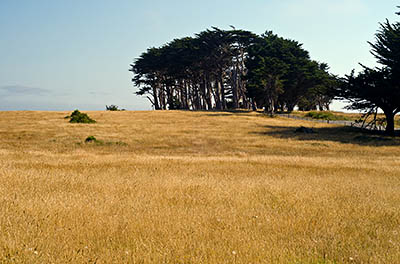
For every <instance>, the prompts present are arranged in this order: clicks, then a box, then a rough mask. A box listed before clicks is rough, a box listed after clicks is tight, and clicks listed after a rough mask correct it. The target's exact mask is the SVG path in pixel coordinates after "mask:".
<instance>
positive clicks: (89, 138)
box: [85, 136, 97, 143]
mask: <svg viewBox="0 0 400 264" xmlns="http://www.w3.org/2000/svg"><path fill="white" fill-rule="evenodd" d="M96 141H97V139H96V138H95V137H94V136H88V137H87V138H86V139H85V142H86V143H90V142H96Z"/></svg>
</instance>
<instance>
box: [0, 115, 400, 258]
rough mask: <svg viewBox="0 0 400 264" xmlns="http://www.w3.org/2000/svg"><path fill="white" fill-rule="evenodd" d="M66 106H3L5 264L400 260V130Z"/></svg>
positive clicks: (0, 240)
mask: <svg viewBox="0 0 400 264" xmlns="http://www.w3.org/2000/svg"><path fill="white" fill-rule="evenodd" d="M67 114H68V113H67V112H0V263H95V262H96V263H399V262H400V261H399V260H400V159H399V154H400V153H399V150H400V147H399V146H400V143H399V140H398V139H396V140H392V139H386V138H380V137H372V136H366V135H360V134H358V133H356V132H352V131H349V130H348V129H342V128H340V127H335V126H332V125H326V124H319V123H307V122H305V121H303V122H299V121H294V120H289V119H284V118H266V117H264V116H262V115H261V114H258V113H222V112H183V111H178V112H129V111H126V112H100V111H99V112H88V114H89V116H91V117H93V118H94V119H95V120H97V121H98V123H97V124H88V125H84V124H69V123H68V122H67V120H65V119H64V116H66V115H67ZM300 125H306V126H309V127H311V126H312V127H314V128H315V130H317V132H318V133H317V134H311V135H299V134H295V133H293V130H294V129H295V128H296V127H298V126H300ZM90 135H93V136H95V137H96V138H97V139H100V140H102V141H104V144H85V143H83V142H84V140H85V138H86V137H87V136H90Z"/></svg>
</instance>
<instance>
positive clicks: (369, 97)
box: [338, 20, 400, 136]
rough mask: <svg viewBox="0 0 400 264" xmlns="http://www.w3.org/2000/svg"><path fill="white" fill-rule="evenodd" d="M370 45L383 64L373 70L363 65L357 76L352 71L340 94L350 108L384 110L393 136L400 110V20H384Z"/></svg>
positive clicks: (372, 110)
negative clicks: (347, 101) (348, 103)
mask: <svg viewBox="0 0 400 264" xmlns="http://www.w3.org/2000/svg"><path fill="white" fill-rule="evenodd" d="M369 44H370V45H371V47H372V50H371V53H372V54H373V55H374V56H375V58H376V59H377V61H378V63H379V64H381V65H382V66H381V67H376V68H374V69H371V68H368V67H366V66H363V65H362V67H363V71H362V72H360V73H359V74H358V75H356V74H354V71H353V72H352V73H351V74H350V75H349V76H346V79H344V82H343V85H341V87H340V89H339V92H338V94H339V97H340V98H344V99H347V100H349V101H350V102H351V105H350V106H349V107H348V108H349V109H359V110H364V111H366V112H376V111H377V109H381V110H382V111H383V113H384V114H385V117H386V133H387V134H388V135H391V136H393V135H394V134H395V131H394V117H395V115H396V114H397V113H399V112H400V22H396V23H393V24H392V23H390V22H389V20H386V22H385V23H381V24H380V29H379V30H378V32H377V33H376V34H375V42H374V43H371V42H369Z"/></svg>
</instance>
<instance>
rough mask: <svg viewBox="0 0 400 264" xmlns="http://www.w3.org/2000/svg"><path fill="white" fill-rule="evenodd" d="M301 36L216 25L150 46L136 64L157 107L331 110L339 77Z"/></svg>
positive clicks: (141, 89)
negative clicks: (315, 56) (312, 55)
mask: <svg viewBox="0 0 400 264" xmlns="http://www.w3.org/2000/svg"><path fill="white" fill-rule="evenodd" d="M328 69H329V67H328V65H327V64H325V63H319V62H316V61H313V60H311V59H310V56H309V53H308V52H307V51H306V50H305V49H304V48H303V47H302V44H300V43H299V42H297V41H294V40H289V39H284V38H282V37H279V36H277V35H276V34H273V33H272V32H269V31H268V32H266V33H265V34H262V35H261V36H259V35H256V34H254V33H252V32H250V31H245V30H237V29H235V28H232V29H231V30H221V29H219V28H215V27H214V28H212V29H208V30H205V31H203V32H200V33H198V34H196V35H195V36H194V37H185V38H181V39H174V40H173V41H171V42H169V43H167V44H165V45H163V46H162V47H160V48H149V49H148V50H147V51H146V52H144V53H142V54H141V55H140V57H139V58H138V59H136V60H135V61H134V63H133V64H131V69H130V71H132V72H133V74H134V77H133V79H132V81H133V83H134V85H135V86H136V87H137V89H138V90H137V91H136V94H137V95H142V96H147V98H148V99H149V101H150V102H151V104H152V105H153V107H154V109H156V110H167V109H191V110H213V109H215V110H226V109H234V108H245V109H251V108H253V109H256V108H265V110H266V111H268V112H275V111H278V110H281V111H284V110H287V111H292V110H293V109H294V107H296V106H297V107H298V108H299V109H300V110H314V109H317V108H318V109H320V110H329V104H330V103H331V101H332V100H333V98H334V96H335V94H334V91H335V89H334V88H335V87H336V86H337V78H336V76H333V75H332V74H330V73H329V72H328Z"/></svg>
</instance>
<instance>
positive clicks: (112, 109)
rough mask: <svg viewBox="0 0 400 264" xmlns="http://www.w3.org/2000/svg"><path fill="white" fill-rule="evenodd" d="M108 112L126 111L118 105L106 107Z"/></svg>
mask: <svg viewBox="0 0 400 264" xmlns="http://www.w3.org/2000/svg"><path fill="white" fill-rule="evenodd" d="M106 110H107V111H125V109H119V108H118V106H116V105H110V106H109V105H106Z"/></svg>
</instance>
